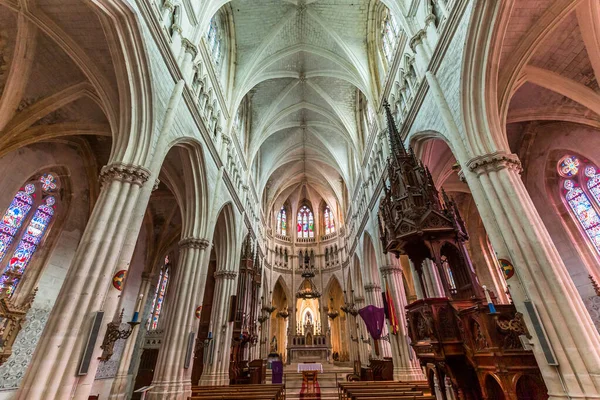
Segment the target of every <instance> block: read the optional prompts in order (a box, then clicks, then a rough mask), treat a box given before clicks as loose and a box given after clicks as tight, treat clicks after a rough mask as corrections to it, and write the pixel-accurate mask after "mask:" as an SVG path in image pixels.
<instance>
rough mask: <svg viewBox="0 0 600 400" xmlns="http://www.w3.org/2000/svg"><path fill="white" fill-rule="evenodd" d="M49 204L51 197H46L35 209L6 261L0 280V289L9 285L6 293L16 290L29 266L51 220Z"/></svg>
mask: <svg viewBox="0 0 600 400" xmlns="http://www.w3.org/2000/svg"><path fill="white" fill-rule="evenodd" d="M49 204H54V198H53V197H48V198H47V199H46V204H42V205H40V206H39V207H38V208H37V210H36V211H35V214H33V217H32V218H31V221H29V224H28V225H27V229H26V230H25V233H24V234H23V237H22V238H21V240H20V241H19V244H18V245H17V248H16V250H15V251H14V253H13V255H12V257H11V258H10V259H9V260H8V265H7V266H6V268H5V270H4V273H3V275H2V279H1V280H0V287H5V286H6V285H10V287H9V289H8V293H9V294H11V295H12V293H14V291H15V290H16V288H17V285H18V283H19V281H20V280H21V276H22V275H23V273H25V268H27V265H29V262H30V261H31V257H32V256H33V253H35V250H36V249H37V245H38V244H39V243H40V241H41V240H42V238H43V237H44V233H45V232H46V228H47V227H48V225H49V224H50V221H51V220H52V216H53V215H54V209H53V208H52V207H51V206H49ZM5 251H6V250H5ZM8 272H10V276H9V275H8Z"/></svg>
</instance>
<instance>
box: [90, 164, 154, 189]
mask: <svg viewBox="0 0 600 400" xmlns="http://www.w3.org/2000/svg"><path fill="white" fill-rule="evenodd" d="M148 178H150V171H149V170H147V169H146V168H144V167H141V166H139V165H132V164H125V163H112V164H108V165H105V166H104V167H102V170H100V176H99V180H100V185H101V186H104V184H106V183H107V182H111V181H121V182H127V183H131V184H134V185H138V186H142V185H143V184H144V183H146V181H147V180H148Z"/></svg>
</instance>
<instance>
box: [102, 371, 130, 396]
mask: <svg viewBox="0 0 600 400" xmlns="http://www.w3.org/2000/svg"><path fill="white" fill-rule="evenodd" d="M132 379H133V375H117V376H116V377H115V380H114V381H113V384H112V388H111V390H110V395H109V396H108V398H109V399H110V400H126V399H127V394H128V393H129V390H128V388H129V384H130V382H131V380H132Z"/></svg>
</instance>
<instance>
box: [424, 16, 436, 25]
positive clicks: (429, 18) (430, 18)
mask: <svg viewBox="0 0 600 400" xmlns="http://www.w3.org/2000/svg"><path fill="white" fill-rule="evenodd" d="M435 20H436V17H435V14H433V13H430V14H429V15H428V16H427V17H425V25H426V26H429V24H431V23H434V24H435Z"/></svg>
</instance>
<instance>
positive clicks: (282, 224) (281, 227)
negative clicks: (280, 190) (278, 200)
mask: <svg viewBox="0 0 600 400" xmlns="http://www.w3.org/2000/svg"><path fill="white" fill-rule="evenodd" d="M277 233H279V234H280V235H283V236H287V215H286V213H285V208H284V207H283V206H282V207H281V210H279V214H277Z"/></svg>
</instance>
